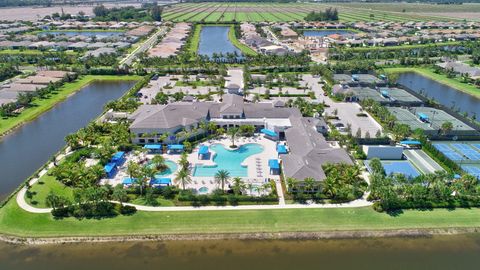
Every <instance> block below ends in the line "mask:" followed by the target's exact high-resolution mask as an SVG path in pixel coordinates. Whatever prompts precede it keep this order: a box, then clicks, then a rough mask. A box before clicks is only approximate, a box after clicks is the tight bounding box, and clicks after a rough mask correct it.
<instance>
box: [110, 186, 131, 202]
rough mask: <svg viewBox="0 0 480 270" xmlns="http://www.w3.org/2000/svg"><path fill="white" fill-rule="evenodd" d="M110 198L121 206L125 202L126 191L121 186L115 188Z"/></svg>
mask: <svg viewBox="0 0 480 270" xmlns="http://www.w3.org/2000/svg"><path fill="white" fill-rule="evenodd" d="M112 198H113V199H114V200H116V201H118V202H119V203H120V205H121V206H123V202H125V201H127V198H128V197H127V191H126V190H125V189H123V186H122V185H118V186H116V187H115V189H114V190H113V193H112Z"/></svg>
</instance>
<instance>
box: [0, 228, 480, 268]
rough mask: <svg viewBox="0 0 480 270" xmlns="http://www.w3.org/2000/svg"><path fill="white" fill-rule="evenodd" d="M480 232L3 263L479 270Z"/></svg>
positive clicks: (158, 248)
mask: <svg viewBox="0 0 480 270" xmlns="http://www.w3.org/2000/svg"><path fill="white" fill-rule="evenodd" d="M478 254H480V235H478V234H477V235H458V236H434V237H425V238H423V237H420V238H376V239H338V240H261V241H260V240H223V241H221V240H211V241H167V242H124V243H96V244H92V243H83V244H62V245H43V246H15V245H9V244H4V243H0V262H1V263H0V264H1V265H2V269H8V270H19V269H36V270H43V269H49V270H52V269H53V270H55V269H70V270H77V269H78V270H80V269H90V270H95V269H101V270H105V269H118V270H121V269H129V270H131V269H144V270H148V269H175V270H184V269H185V270H186V269H189V270H190V269H199V270H203V269H208V270H212V269H229V270H237V269H238V270H245V269H248V270H256V269H259V270H260V269H261V270H269V269H275V270H287V269H289V270H291V269H301V270H304V269H346V270H351V269H355V270H364V269H365V270H376V269H379V270H385V269H389V270H391V269H398V270H403V269H409V270H425V269H435V270H446V269H478V268H477V267H478V265H479V263H480V257H479V256H478Z"/></svg>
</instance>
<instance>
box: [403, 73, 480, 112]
mask: <svg viewBox="0 0 480 270" xmlns="http://www.w3.org/2000/svg"><path fill="white" fill-rule="evenodd" d="M398 83H400V84H401V85H404V86H406V87H408V88H410V89H412V90H414V91H415V92H417V93H420V94H422V95H424V96H426V97H428V98H433V99H435V101H436V102H438V103H440V104H442V105H444V106H445V107H448V108H452V107H454V108H455V109H459V110H460V112H462V113H464V112H465V113H467V114H468V115H470V116H471V115H473V114H475V115H477V116H478V115H480V106H478V105H479V104H480V100H479V99H478V98H476V97H474V96H472V95H469V94H466V93H463V92H461V91H459V90H456V89H454V88H452V87H450V86H448V85H445V84H441V83H438V82H436V81H434V80H431V79H429V78H427V77H424V76H422V75H420V74H418V73H415V72H406V73H402V74H400V76H399V78H398Z"/></svg>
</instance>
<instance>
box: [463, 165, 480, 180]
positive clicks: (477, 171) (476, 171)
mask: <svg viewBox="0 0 480 270" xmlns="http://www.w3.org/2000/svg"><path fill="white" fill-rule="evenodd" d="M462 169H463V170H464V171H466V172H467V173H468V174H471V175H473V176H475V177H476V178H479V179H480V168H479V167H477V166H475V165H462Z"/></svg>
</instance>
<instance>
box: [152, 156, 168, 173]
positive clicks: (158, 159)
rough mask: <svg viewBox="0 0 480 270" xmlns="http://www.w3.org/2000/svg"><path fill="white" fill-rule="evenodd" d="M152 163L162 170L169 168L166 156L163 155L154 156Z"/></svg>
mask: <svg viewBox="0 0 480 270" xmlns="http://www.w3.org/2000/svg"><path fill="white" fill-rule="evenodd" d="M152 164H153V165H154V166H155V168H156V169H157V170H158V171H160V172H163V171H165V170H166V169H167V168H168V167H167V165H165V158H164V157H163V156H161V155H155V156H154V157H153V158H152Z"/></svg>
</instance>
